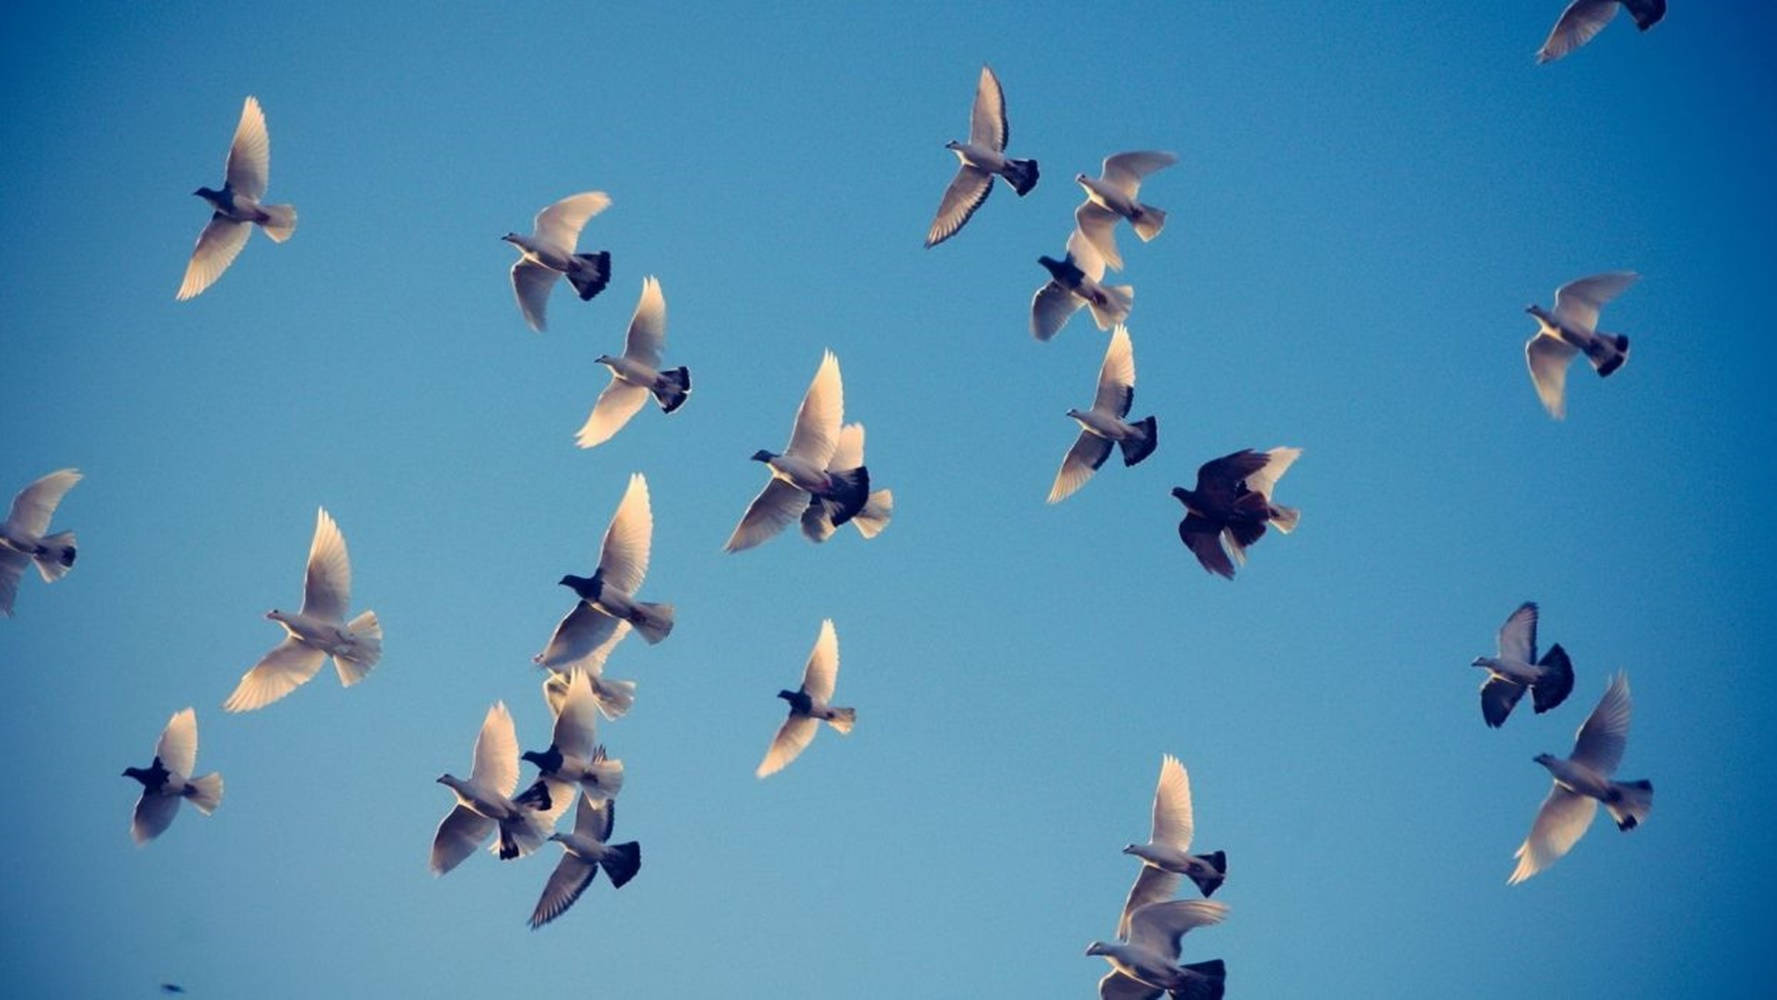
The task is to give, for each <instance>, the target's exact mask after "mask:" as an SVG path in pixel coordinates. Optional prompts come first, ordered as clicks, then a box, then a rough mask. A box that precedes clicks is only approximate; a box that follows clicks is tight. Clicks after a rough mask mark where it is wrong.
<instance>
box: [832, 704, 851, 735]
mask: <svg viewBox="0 0 1777 1000" xmlns="http://www.w3.org/2000/svg"><path fill="white" fill-rule="evenodd" d="M857 721H858V710H857V709H855V708H835V709H833V717H832V718H831V719H828V720H827V725H829V726H832V727H833V728H834V729H837V730H839V732H840V733H842V734H844V733H850V732H851V727H852V724H853V723H855V722H857Z"/></svg>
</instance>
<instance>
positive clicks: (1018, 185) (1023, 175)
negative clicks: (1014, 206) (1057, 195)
mask: <svg viewBox="0 0 1777 1000" xmlns="http://www.w3.org/2000/svg"><path fill="white" fill-rule="evenodd" d="M1002 176H1003V177H1005V178H1006V180H1007V181H1008V182H1009V183H1011V185H1012V190H1014V191H1016V192H1018V196H1019V197H1021V198H1022V197H1023V196H1025V195H1027V194H1029V193H1030V189H1031V188H1034V187H1036V186H1037V161H1035V160H1014V159H1010V158H1008V159H1007V160H1006V172H1005V173H1004V174H1003V175H1002Z"/></svg>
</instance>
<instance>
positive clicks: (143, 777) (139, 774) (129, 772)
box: [118, 767, 148, 786]
mask: <svg viewBox="0 0 1777 1000" xmlns="http://www.w3.org/2000/svg"><path fill="white" fill-rule="evenodd" d="M118 777H120V778H134V779H136V780H137V781H140V782H141V783H142V784H143V785H144V786H146V785H147V784H148V772H147V771H144V770H142V769H141V768H139V767H126V768H124V769H123V773H122V774H120V775H118Z"/></svg>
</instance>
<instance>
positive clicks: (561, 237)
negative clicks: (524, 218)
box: [500, 191, 611, 333]
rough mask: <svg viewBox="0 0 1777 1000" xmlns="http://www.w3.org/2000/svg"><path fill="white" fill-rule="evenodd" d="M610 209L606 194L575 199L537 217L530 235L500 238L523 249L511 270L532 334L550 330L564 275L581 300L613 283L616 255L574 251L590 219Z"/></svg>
mask: <svg viewBox="0 0 1777 1000" xmlns="http://www.w3.org/2000/svg"><path fill="white" fill-rule="evenodd" d="M610 204H611V198H610V196H609V195H607V194H605V193H604V192H603V191H584V192H581V193H580V194H571V195H568V196H567V197H566V198H563V199H562V200H560V201H558V202H556V203H555V204H553V205H550V206H549V207H547V208H545V209H543V211H541V212H538V213H537V220H536V222H535V223H533V224H532V228H533V229H534V230H535V231H534V232H532V233H531V235H529V236H521V235H519V234H518V233H507V234H506V235H504V236H502V237H500V239H503V240H505V241H506V242H508V243H510V244H512V245H513V246H515V247H517V248H518V252H519V258H518V263H516V264H513V265H512V293H513V294H514V295H516V296H517V297H518V311H519V312H521V313H523V314H524V321H525V322H526V323H529V324H530V327H531V329H533V330H535V331H537V332H538V333H542V332H543V330H544V329H545V327H546V325H547V324H546V322H545V317H544V310H545V309H546V308H547V307H548V305H549V291H550V289H552V288H554V287H555V279H557V278H559V277H561V276H562V275H564V274H565V275H567V276H568V283H569V284H571V285H573V286H574V291H575V292H576V293H577V294H578V295H579V296H580V298H581V300H582V301H585V300H588V299H591V298H592V297H593V296H594V295H597V294H598V293H600V292H602V291H604V290H605V285H606V284H607V283H608V282H609V281H610V280H611V254H610V253H609V252H608V251H604V250H600V251H599V252H597V253H575V252H574V250H575V244H576V243H578V242H579V240H580V230H581V229H582V228H584V227H585V225H586V220H587V219H590V218H592V217H593V216H595V215H597V214H599V213H600V212H602V211H604V210H605V208H606V207H607V206H609V205H610Z"/></svg>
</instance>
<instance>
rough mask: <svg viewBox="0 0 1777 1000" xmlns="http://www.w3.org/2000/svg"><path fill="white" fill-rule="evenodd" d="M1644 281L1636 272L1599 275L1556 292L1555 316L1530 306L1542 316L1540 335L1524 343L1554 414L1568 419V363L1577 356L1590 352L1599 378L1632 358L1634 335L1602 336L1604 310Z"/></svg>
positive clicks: (1533, 376) (1538, 389)
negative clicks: (1600, 326) (1631, 337)
mask: <svg viewBox="0 0 1777 1000" xmlns="http://www.w3.org/2000/svg"><path fill="white" fill-rule="evenodd" d="M1638 277H1640V276H1639V275H1637V274H1635V273H1634V272H1632V271H1607V272H1605V273H1604V274H1594V275H1592V276H1591V277H1589V278H1581V279H1579V280H1578V281H1570V282H1568V283H1567V284H1565V285H1562V286H1561V287H1560V288H1558V289H1556V290H1555V311H1554V313H1553V314H1551V313H1549V312H1547V311H1545V310H1544V309H1543V307H1541V306H1537V305H1532V306H1528V307H1526V308H1525V310H1524V311H1525V312H1527V313H1529V314H1530V315H1532V316H1535V317H1536V322H1537V331H1536V335H1535V336H1533V337H1531V338H1530V340H1529V341H1528V342H1526V343H1525V345H1524V358H1525V360H1526V361H1528V362H1529V364H1530V381H1531V383H1532V384H1534V385H1535V386H1536V395H1537V397H1538V398H1539V399H1541V400H1542V401H1543V407H1544V408H1545V409H1547V410H1548V411H1549V416H1551V417H1554V418H1555V419H1556V420H1560V419H1561V418H1563V417H1565V416H1566V415H1567V400H1566V394H1567V365H1568V362H1570V361H1572V360H1573V356H1574V355H1575V354H1578V353H1580V352H1582V351H1583V352H1585V355H1586V360H1588V361H1590V362H1592V367H1593V368H1594V369H1595V370H1596V371H1597V372H1598V377H1599V378H1608V377H1609V376H1610V375H1611V373H1612V372H1615V371H1616V370H1617V369H1618V368H1621V367H1623V362H1625V361H1627V360H1629V338H1628V337H1625V336H1623V335H1622V334H1615V333H1600V332H1598V329H1597V328H1598V309H1599V307H1600V306H1602V305H1604V304H1605V303H1606V302H1609V301H1610V300H1611V299H1614V298H1616V297H1617V296H1618V295H1620V294H1621V293H1622V291H1623V289H1625V288H1628V287H1629V286H1630V285H1633V284H1634V283H1635V279H1636V278H1638Z"/></svg>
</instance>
